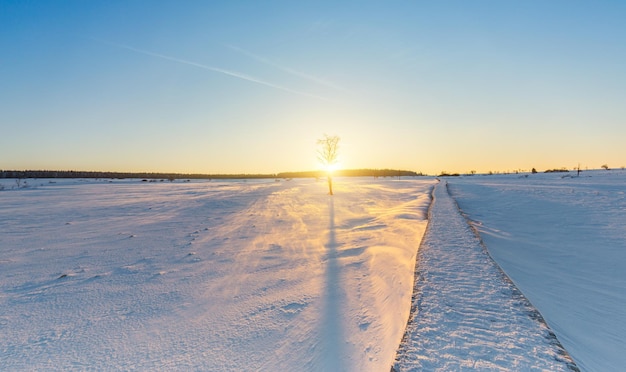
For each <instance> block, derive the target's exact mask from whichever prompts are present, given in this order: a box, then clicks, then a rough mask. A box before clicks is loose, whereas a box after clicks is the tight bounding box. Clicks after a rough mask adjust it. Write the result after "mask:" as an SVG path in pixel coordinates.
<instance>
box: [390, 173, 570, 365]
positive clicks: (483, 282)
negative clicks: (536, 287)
mask: <svg viewBox="0 0 626 372" xmlns="http://www.w3.org/2000/svg"><path fill="white" fill-rule="evenodd" d="M393 370H394V371H398V372H399V371H460V370H489V371H512V370H514V371H523V370H545V371H567V370H577V368H576V366H575V364H574V363H573V361H572V360H571V358H570V357H569V356H568V355H567V352H566V351H565V350H564V349H563V347H562V346H561V345H560V343H559V342H558V340H557V339H556V337H555V336H554V334H553V333H552V331H551V330H550V329H549V328H548V326H547V325H546V324H545V322H543V319H542V318H541V315H540V314H539V313H538V312H537V310H536V309H535V308H534V307H533V306H532V305H531V304H530V302H528V300H527V299H526V298H525V297H524V296H523V295H522V294H521V293H520V292H519V291H518V290H517V288H516V287H515V286H514V285H513V283H512V282H511V281H510V280H508V278H507V277H506V275H504V273H503V272H502V271H501V270H500V269H499V267H498V266H497V265H496V263H495V262H494V261H493V260H492V259H491V257H490V256H489V255H488V254H487V252H486V251H485V250H484V248H483V247H482V245H481V242H480V239H479V238H478V237H477V236H476V234H475V233H474V231H473V230H472V229H471V228H470V226H469V225H468V223H467V221H466V220H465V219H464V217H463V216H462V215H461V214H460V211H459V210H458V209H457V206H456V204H455V202H454V200H453V199H452V198H451V197H450V196H449V194H448V191H447V185H446V184H444V183H441V184H439V185H437V187H436V188H435V191H434V200H433V204H432V205H431V208H430V212H429V224H428V228H427V231H426V234H425V236H424V238H423V240H422V245H421V247H420V251H419V254H418V258H417V265H416V280H415V293H414V296H413V300H412V310H411V317H410V319H409V322H408V325H407V329H406V334H405V336H404V338H403V340H402V343H401V344H400V347H399V349H398V354H397V356H396V361H395V363H394V366H393Z"/></svg>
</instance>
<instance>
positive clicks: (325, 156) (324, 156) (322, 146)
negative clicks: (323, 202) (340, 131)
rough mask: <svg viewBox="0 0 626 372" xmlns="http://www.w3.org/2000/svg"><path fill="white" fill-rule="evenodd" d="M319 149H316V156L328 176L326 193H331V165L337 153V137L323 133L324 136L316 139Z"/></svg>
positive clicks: (334, 162)
mask: <svg viewBox="0 0 626 372" xmlns="http://www.w3.org/2000/svg"><path fill="white" fill-rule="evenodd" d="M317 145H318V146H319V149H318V150H317V158H318V159H319V161H320V162H321V163H322V165H324V167H325V168H326V175H327V177H328V194H329V195H333V176H332V172H331V167H332V166H333V165H335V164H336V163H337V156H338V155H339V137H337V136H329V135H328V134H324V138H322V139H319V140H317Z"/></svg>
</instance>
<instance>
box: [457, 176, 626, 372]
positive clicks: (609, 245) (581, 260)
mask: <svg viewBox="0 0 626 372" xmlns="http://www.w3.org/2000/svg"><path fill="white" fill-rule="evenodd" d="M450 191H451V193H452V195H453V196H454V198H455V199H456V200H457V202H458V204H459V206H460V208H461V209H462V211H463V212H464V213H465V214H467V216H468V218H470V219H471V220H472V221H473V222H472V223H473V225H474V226H475V227H476V228H477V230H478V231H479V232H480V235H481V237H482V239H483V241H484V242H485V245H486V247H487V248H488V250H489V252H490V254H491V256H492V257H493V258H494V260H495V261H496V262H497V263H498V264H499V265H500V266H501V267H502V269H503V270H504V271H505V272H506V273H507V275H508V276H509V277H510V278H511V279H512V280H513V281H514V282H515V284H516V286H517V287H518V288H519V289H520V290H521V291H522V292H523V293H524V295H525V296H526V297H527V298H528V299H529V300H530V301H531V302H532V303H533V305H535V306H536V307H537V308H538V309H539V311H540V312H541V314H542V315H543V317H544V319H545V320H546V322H547V323H548V324H549V325H550V328H551V329H552V330H553V331H554V333H555V334H556V335H557V337H558V339H559V340H560V341H561V343H562V344H563V346H565V348H566V349H567V351H568V352H569V353H570V355H571V356H572V358H573V359H574V361H575V362H576V364H577V366H578V367H579V368H580V369H581V370H583V371H598V372H602V371H617V370H622V369H623V368H624V366H626V352H625V351H626V337H625V336H624V335H626V311H624V309H626V171H624V170H611V171H605V170H599V171H585V172H582V173H581V174H580V177H576V176H575V175H574V176H572V175H571V174H565V175H562V174H530V175H501V176H488V177H481V176H474V177H463V178H457V179H453V180H450Z"/></svg>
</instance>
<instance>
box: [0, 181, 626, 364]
mask: <svg viewBox="0 0 626 372" xmlns="http://www.w3.org/2000/svg"><path fill="white" fill-rule="evenodd" d="M561 176H562V175H561V174H556V175H555V174H549V175H544V174H539V175H529V176H528V177H518V176H516V175H509V176H490V177H486V176H485V177H483V176H474V177H465V178H452V179H449V182H450V183H449V190H450V191H451V194H452V196H453V197H454V198H455V199H456V200H457V201H458V203H459V205H460V207H461V209H462V210H463V211H464V212H465V213H466V214H467V215H468V217H469V218H470V219H471V220H473V224H474V225H475V227H476V228H477V229H478V230H479V231H480V236H481V238H482V239H483V241H484V243H485V246H486V248H487V249H488V251H489V253H490V254H491V255H492V256H493V257H494V259H495V260H496V261H497V262H498V263H499V264H500V265H501V267H502V268H503V269H504V270H505V271H506V273H507V275H508V276H509V277H510V278H511V279H512V280H513V281H514V282H515V284H516V285H517V286H518V288H519V289H521V291H522V292H523V293H524V295H526V297H527V298H528V299H529V300H530V302H532V304H533V305H535V306H536V307H537V308H538V309H539V311H540V312H541V314H542V315H543V316H544V318H545V319H546V321H547V323H548V324H549V325H550V327H551V328H552V329H553V330H554V332H555V333H556V335H557V336H558V339H559V340H560V341H561V343H562V344H563V345H564V346H565V348H566V349H567V351H568V352H569V353H570V355H571V356H572V357H573V359H574V360H575V362H576V363H577V364H578V366H579V367H580V368H581V369H582V370H584V371H607V370H618V369H619V368H620V367H622V366H624V365H626V359H625V358H626V357H625V354H624V353H623V350H626V345H625V341H624V340H625V339H626V338H624V337H623V335H624V334H626V319H625V318H626V315H625V314H626V312H624V311H623V308H625V307H626V306H625V305H626V267H625V265H626V247H625V242H626V218H625V217H624V216H625V215H626V204H625V203H626V201H625V198H624V197H625V192H626V190H625V187H626V186H625V185H626V172H622V171H611V172H604V173H603V172H586V173H583V176H582V177H580V178H561ZM590 176H591V177H590ZM28 182H29V187H28V188H26V189H15V188H13V189H12V186H13V185H15V183H14V181H10V180H0V184H3V185H4V186H5V188H4V191H0V366H2V369H6V370H11V371H14V370H18V371H20V370H84V369H96V370H208V371H221V370H263V371H265V370H268V371H269V370H309V371H327V370H332V371H335V370H347V371H385V370H388V369H389V367H390V366H391V365H392V363H393V362H394V357H395V356H396V350H397V347H398V344H399V343H400V340H401V339H402V337H403V334H404V330H405V325H406V322H407V319H408V317H409V309H410V308H411V295H412V289H413V284H414V281H413V279H414V278H413V276H414V269H415V262H416V261H415V260H416V255H417V252H418V246H420V241H421V239H422V236H423V234H424V230H425V229H426V223H427V221H426V211H427V208H428V206H429V203H430V191H431V189H432V187H433V186H434V185H435V184H436V181H435V180H432V179H415V180H402V181H397V180H391V179H379V180H374V179H371V178H369V179H339V180H337V182H336V191H337V192H336V195H335V196H334V197H328V196H327V195H325V193H326V190H325V184H324V182H315V181H314V180H293V181H282V182H274V181H271V182H252V181H249V182H237V181H231V182H214V181H213V182H189V183H182V182H178V181H177V182H174V183H168V182H163V183H149V182H140V181H138V180H123V181H122V180H115V181H113V182H109V181H106V180H101V181H93V180H92V181H84V180H82V181H81V180H57V181H54V182H56V183H50V181H48V180H28ZM437 189H438V190H437V193H436V195H439V196H437V201H436V202H435V204H434V205H433V211H437V210H438V211H439V212H437V213H436V214H434V215H435V216H439V218H440V219H439V221H440V222H439V226H438V227H437V226H436V225H435V223H434V222H433V224H432V225H430V227H429V233H428V234H427V235H426V236H425V237H424V241H423V244H422V245H421V246H422V247H426V248H425V249H424V250H423V251H422V253H421V254H420V255H421V256H420V261H419V262H418V265H417V270H418V272H419V273H421V274H423V275H420V277H418V281H417V283H418V285H419V283H420V280H422V281H424V280H425V279H428V278H429V275H430V278H434V276H433V275H434V274H436V273H437V271H438V270H444V269H446V265H447V269H448V271H449V272H448V274H445V275H443V276H439V279H438V282H436V281H430V282H428V283H425V284H433V286H432V287H428V286H427V285H423V286H418V292H416V294H417V295H418V296H417V297H416V298H415V300H414V305H415V306H416V308H417V309H419V304H420V302H419V301H421V304H422V305H424V306H422V309H425V308H426V307H425V305H427V304H430V305H433V306H432V307H431V308H432V309H435V311H433V312H431V313H430V315H432V316H431V317H429V316H428V315H429V313H428V312H427V311H423V312H422V314H421V315H420V314H419V313H417V314H414V316H413V320H412V324H413V325H411V324H409V332H408V333H407V335H406V337H405V341H407V340H413V341H417V342H418V344H419V343H421V346H420V345H416V344H413V345H412V346H410V347H407V345H406V344H404V346H403V347H404V348H405V349H404V350H409V351H415V350H420V347H422V349H421V350H429V352H428V355H427V357H425V358H422V359H420V360H419V361H418V360H417V358H405V359H402V352H403V351H402V350H403V349H402V348H400V352H399V353H398V360H396V363H395V366H396V367H398V369H400V370H410V369H412V368H413V367H414V366H416V365H419V364H412V363H417V362H419V363H432V364H429V365H430V366H433V368H436V367H437V366H444V367H442V368H447V367H446V366H458V367H459V368H464V367H465V366H468V368H471V367H474V366H475V367H481V368H493V369H503V368H504V369H506V368H509V367H510V368H513V369H515V368H514V367H519V366H529V365H530V364H528V363H530V362H529V360H535V361H537V360H542V361H543V362H541V363H544V362H545V363H550V362H554V361H556V360H557V359H559V358H560V359H563V360H566V358H565V357H563V356H562V355H560V354H559V353H558V345H556V344H555V343H554V342H552V343H551V344H550V345H552V346H554V347H556V349H554V348H553V349H550V348H546V345H545V340H546V337H545V335H546V332H547V334H548V337H549V331H548V330H547V329H546V328H545V327H543V326H542V325H541V322H537V321H533V322H531V323H528V319H532V318H533V317H534V318H535V320H536V318H537V317H536V316H533V314H535V313H534V312H533V309H532V308H531V307H529V306H530V305H529V304H528V302H526V301H525V300H524V299H523V297H521V296H519V293H518V292H516V291H515V289H514V288H512V287H511V286H510V283H508V286H507V285H506V283H507V281H506V280H503V281H502V280H500V281H498V280H499V279H497V278H500V279H502V278H503V277H502V274H501V273H500V272H499V271H498V270H495V266H493V265H492V266H490V267H491V268H490V269H485V270H484V271H483V270H482V269H481V270H478V271H476V270H475V269H472V270H469V268H470V267H474V266H472V265H474V264H475V263H478V264H481V262H482V263H485V262H489V260H487V261H484V260H483V261H481V259H480V257H481V256H480V255H479V256H476V257H475V258H476V259H474V258H471V256H467V255H466V256H465V257H466V258H465V261H467V262H463V263H464V265H460V266H458V263H459V259H461V260H463V258H460V257H462V256H460V255H455V254H454V253H451V252H449V251H448V252H447V251H445V250H444V251H442V250H439V249H435V247H442V246H445V247H448V248H450V247H451V246H452V247H454V246H457V248H458V249H460V250H462V249H469V251H468V252H470V253H471V252H474V253H476V252H480V250H477V249H473V250H472V249H471V248H472V247H474V248H476V243H477V240H472V238H471V234H470V235H468V233H469V232H470V231H471V230H469V229H468V225H467V223H465V224H464V223H463V222H462V221H464V220H459V219H458V217H459V216H458V211H457V212H456V215H455V213H453V211H454V210H455V209H454V208H451V206H452V205H453V204H451V203H453V199H449V198H447V197H446V194H441V193H442V191H441V190H442V189H441V188H440V187H437ZM442 195H443V196H442ZM446 200H447V201H446ZM441 201H446V202H445V203H443V202H442V203H440V202H441ZM446 203H449V204H447V206H446ZM437 208H439V209H437ZM433 221H435V218H433ZM436 228H438V229H439V230H437V229H436ZM437 231H439V232H438V233H437ZM428 252H430V253H428ZM428 254H441V256H439V258H443V261H437V260H435V259H433V258H436V256H432V255H431V256H430V258H428V257H427V255H428ZM446 255H447V256H446ZM482 257H483V258H486V256H485V255H484V254H483V256H482ZM455 260H456V262H455ZM465 263H467V265H465ZM470 263H471V264H472V265H470ZM455 264H456V265H457V266H454V265H455ZM450 268H452V270H450ZM454 271H456V272H457V274H458V275H456V276H454V275H451V274H450V273H451V272H454ZM489 272H491V274H487V273H489ZM478 274H480V275H478ZM472 275H473V276H472ZM463 278H465V279H464V280H466V282H465V283H464V284H463V286H459V288H455V287H449V288H447V289H445V287H442V285H443V284H445V283H446V282H449V281H451V280H452V279H455V280H456V279H463ZM502 283H504V285H503V284H502ZM421 288H423V290H422V289H421ZM433 288H434V289H436V290H439V291H440V292H439V293H434V294H433V292H431V294H430V295H429V296H430V297H428V296H427V295H426V293H427V292H428V291H429V290H431V289H433ZM468 288H478V289H480V290H476V291H474V290H464V289H468ZM498 288H499V290H498ZM459 289H460V290H459ZM482 290H485V291H484V292H481V291H482ZM420 291H421V292H420ZM439 295H440V296H439ZM444 295H445V296H444ZM456 295H459V296H460V297H457V299H455V297H454V296H456ZM420 296H421V297H420ZM450 296H452V297H450ZM446 299H448V300H451V299H454V301H456V302H454V303H452V302H448V303H446V302H445V300H446ZM415 301H417V303H416V302H415ZM507 301H508V302H507ZM498 304H500V305H498ZM501 304H505V307H506V306H509V309H507V310H506V311H500V310H498V306H501ZM506 304H508V305H506ZM451 305H454V306H451ZM437 306H440V307H437ZM420 317H421V318H420ZM416 320H417V323H416ZM420 322H421V323H420ZM416 324H417V326H416ZM485 324H488V325H489V326H486V325H485ZM529 324H530V325H529ZM481 325H482V329H481V328H480V327H481ZM536 326H539V328H538V329H539V331H538V333H533V331H532V330H531V329H532V327H536ZM411 327H413V328H411ZM529 327H530V328H529ZM419 332H422V333H419ZM418 334H419V335H428V337H416V335H418ZM450 336H452V338H451V339H453V340H455V342H454V343H446V340H447V338H448V337H450ZM504 336H506V337H508V339H507V338H506V337H505V338H503V337H504ZM537 336H539V337H537ZM503 339H504V340H508V341H502V340H503ZM460 345H466V346H467V347H459V346H460ZM554 350H556V356H555V354H554ZM477 355H481V356H480V357H476V356H477ZM542 355H543V356H547V358H543V357H542ZM553 357H554V358H553ZM533 358H535V359H533ZM537 358H539V359H537ZM541 358H543V359H541ZM447 363H451V364H447ZM454 363H457V364H456V365H455V364H454ZM469 363H471V365H470V364H469ZM424 365H426V364H424ZM539 365H543V366H548V367H545V369H552V367H551V365H550V364H539ZM564 365H566V364H563V363H557V364H555V365H554V366H556V367H554V368H555V369H559V368H562V367H563V366H564ZM418 368H421V367H418ZM520 368H521V367H520Z"/></svg>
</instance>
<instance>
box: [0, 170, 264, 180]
mask: <svg viewBox="0 0 626 372" xmlns="http://www.w3.org/2000/svg"><path fill="white" fill-rule="evenodd" d="M275 177H276V175H275V174H186V173H147V172H140V173H135V172H97V171H96V172H94V171H49V170H25V171H13V170H8V171H0V178H117V179H124V178H142V179H168V180H175V179H182V178H184V179H226V178H228V179H244V178H245V179H250V178H275Z"/></svg>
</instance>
